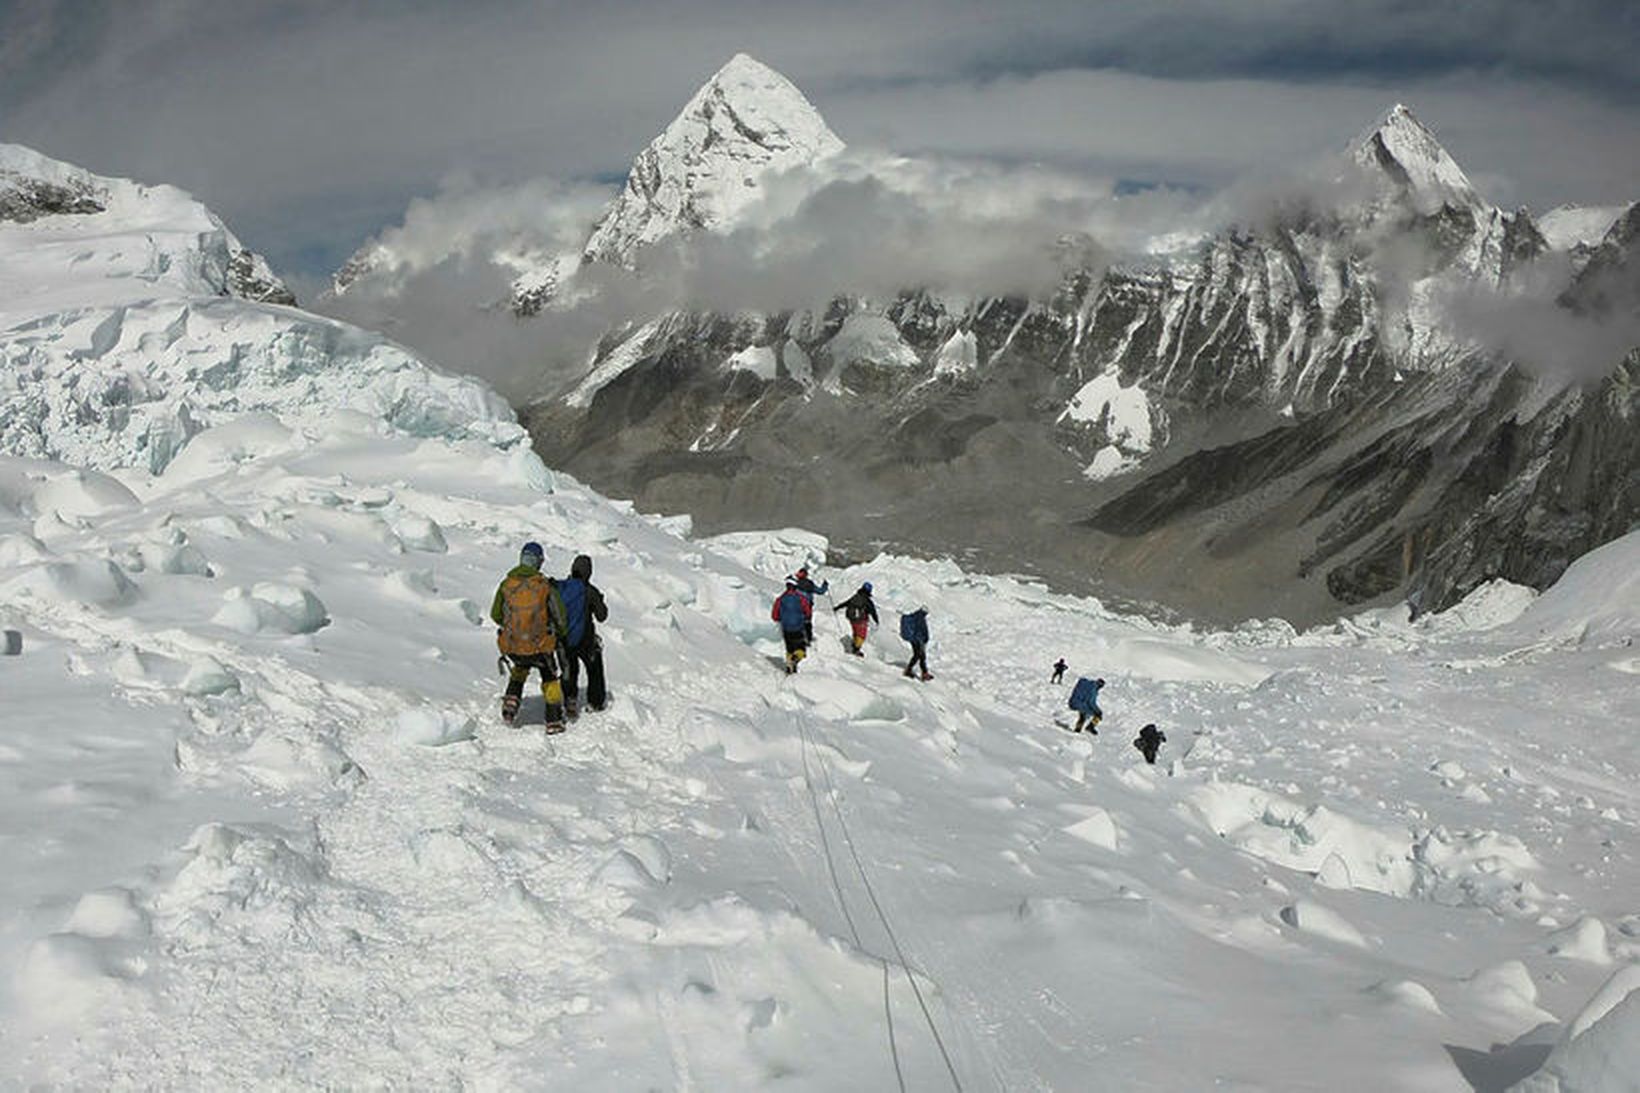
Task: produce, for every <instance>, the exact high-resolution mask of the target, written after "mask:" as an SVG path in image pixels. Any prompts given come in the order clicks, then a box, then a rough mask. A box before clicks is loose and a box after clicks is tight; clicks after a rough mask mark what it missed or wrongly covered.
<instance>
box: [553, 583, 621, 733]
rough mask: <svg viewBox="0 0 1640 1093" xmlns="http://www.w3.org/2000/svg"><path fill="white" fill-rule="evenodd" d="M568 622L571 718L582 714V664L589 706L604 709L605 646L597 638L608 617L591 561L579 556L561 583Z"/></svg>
mask: <svg viewBox="0 0 1640 1093" xmlns="http://www.w3.org/2000/svg"><path fill="white" fill-rule="evenodd" d="M558 594H559V596H561V597H562V598H563V600H564V616H565V618H566V620H567V621H568V626H567V635H566V640H565V642H564V656H563V660H564V712H565V713H566V714H568V715H569V716H570V717H574V716H576V714H578V713H579V712H580V691H581V665H583V664H584V665H586V669H587V705H588V706H590V707H591V708H592V709H594V710H601V709H603V708H604V700H605V699H606V698H607V697H608V696H607V695H606V694H605V692H604V646H603V642H601V641H600V640H599V639H598V628H597V624H598V623H600V622H603V621H604V620H605V619H607V618H609V607H608V606H607V605H606V604H605V603H604V594H603V593H602V592H600V591H599V590H598V586H597V585H595V584H593V583H592V559H591V558H589V557H587V556H586V555H585V554H578V555H576V557H575V561H574V562H572V563H571V564H570V567H569V577H567V578H566V579H565V580H562V581H560V582H558Z"/></svg>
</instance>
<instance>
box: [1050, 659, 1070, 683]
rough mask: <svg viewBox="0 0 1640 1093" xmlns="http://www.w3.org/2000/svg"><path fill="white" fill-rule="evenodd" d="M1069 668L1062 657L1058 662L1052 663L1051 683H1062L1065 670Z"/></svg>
mask: <svg viewBox="0 0 1640 1093" xmlns="http://www.w3.org/2000/svg"><path fill="white" fill-rule="evenodd" d="M1069 667H1070V665H1069V664H1066V663H1065V658H1064V657H1060V658H1059V659H1058V660H1056V661H1054V665H1053V681H1054V682H1055V683H1063V682H1064V680H1065V669H1066V668H1069Z"/></svg>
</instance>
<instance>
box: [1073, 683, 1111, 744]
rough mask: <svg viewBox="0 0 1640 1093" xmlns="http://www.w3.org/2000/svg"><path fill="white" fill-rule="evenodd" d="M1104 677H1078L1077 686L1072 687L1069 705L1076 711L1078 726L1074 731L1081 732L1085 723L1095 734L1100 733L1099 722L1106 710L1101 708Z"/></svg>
mask: <svg viewBox="0 0 1640 1093" xmlns="http://www.w3.org/2000/svg"><path fill="white" fill-rule="evenodd" d="M1104 686H1105V681H1104V680H1102V679H1087V678H1086V677H1084V678H1082V679H1078V680H1077V681H1076V686H1074V687H1072V688H1071V698H1070V702H1069V703H1068V705H1069V706H1070V708H1071V709H1073V710H1075V711H1076V728H1074V729H1072V730H1071V731H1072V732H1081V731H1082V727H1083V726H1084V725H1086V726H1087V729H1088V731H1089V732H1091V733H1092V734H1093V735H1095V736H1098V735H1099V722H1100V721H1102V720H1104V717H1105V711H1104V710H1101V709H1100V708H1099V692H1100V691H1101V690H1102V689H1103V688H1104Z"/></svg>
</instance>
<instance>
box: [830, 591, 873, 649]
mask: <svg viewBox="0 0 1640 1093" xmlns="http://www.w3.org/2000/svg"><path fill="white" fill-rule="evenodd" d="M832 611H834V612H836V611H841V612H842V613H843V617H844V618H845V619H847V620H848V624H849V626H850V627H852V628H853V630H854V647H853V648H852V649H851V650H850V652H852V653H853V654H854V655H855V656H857V657H863V656H865V653H863V652H861V649H862V648H863V647H864V646H865V643H866V633H867V632H868V630H869V628H870V626H871V624H872V623H874V622H877V621H878V619H877V605H876V604H875V603H873V602H872V600H871V582H870V581H866V582H865V583H864V584H862V585H861V586H860V589H859V591H858V592H856V593H854V595H852V596H850V597H849V598H848V599H846V600H844V601H843V602H842V603H840V604H838V605H837V606H836V607H834V608H832Z"/></svg>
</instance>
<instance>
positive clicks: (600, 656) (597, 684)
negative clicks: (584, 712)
mask: <svg viewBox="0 0 1640 1093" xmlns="http://www.w3.org/2000/svg"><path fill="white" fill-rule="evenodd" d="M583 664H585V665H586V667H587V705H588V706H589V707H590V708H592V709H594V710H601V709H603V708H604V702H605V701H606V700H607V699H608V697H609V696H608V695H607V694H606V693H605V691H604V648H603V643H602V642H600V641H599V640H598V639H597V638H593V639H592V640H590V641H583V642H582V643H581V644H580V645H577V646H575V647H574V648H573V649H566V650H564V697H565V698H566V699H567V700H569V701H570V702H574V701H575V698H576V696H577V695H578V694H580V692H581V665H583Z"/></svg>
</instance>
